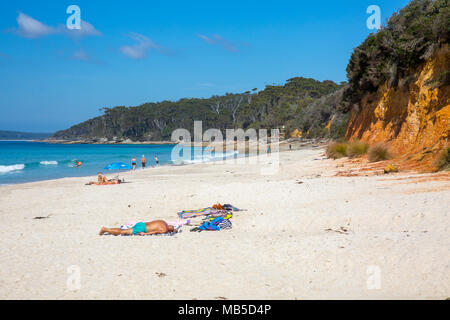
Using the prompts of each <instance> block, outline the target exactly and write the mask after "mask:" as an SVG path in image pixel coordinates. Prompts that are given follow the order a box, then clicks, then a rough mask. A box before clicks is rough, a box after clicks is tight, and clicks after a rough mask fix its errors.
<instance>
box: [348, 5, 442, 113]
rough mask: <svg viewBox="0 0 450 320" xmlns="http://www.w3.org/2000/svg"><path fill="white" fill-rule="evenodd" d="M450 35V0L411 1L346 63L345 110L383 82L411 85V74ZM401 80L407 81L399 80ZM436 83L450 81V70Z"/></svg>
mask: <svg viewBox="0 0 450 320" xmlns="http://www.w3.org/2000/svg"><path fill="white" fill-rule="evenodd" d="M449 38H450V8H449V0H413V1H411V2H410V3H409V4H408V5H407V6H406V7H404V8H403V9H401V10H400V11H399V12H398V13H395V14H393V15H392V17H391V18H390V19H389V20H388V21H387V24H386V26H385V27H383V28H382V29H381V30H379V31H378V32H377V33H375V34H371V35H370V36H369V37H367V39H366V40H365V41H364V42H363V43H362V44H361V45H360V46H359V47H357V48H356V49H355V50H354V52H353V54H352V56H351V59H350V62H349V64H348V66H347V77H348V81H349V89H348V90H346V92H345V94H344V101H343V103H342V107H343V110H345V111H348V110H350V109H351V107H352V106H353V107H355V109H356V110H358V108H359V102H360V101H361V98H362V97H363V96H364V95H365V94H366V93H370V92H373V91H376V90H377V88H378V87H379V86H380V85H381V84H383V83H386V82H388V84H389V86H390V87H396V86H398V85H399V84H400V85H406V86H408V85H409V83H407V82H408V80H412V77H411V76H410V73H413V72H414V69H415V68H416V67H417V66H418V65H420V63H422V62H424V61H425V60H426V59H428V58H429V57H430V56H431V55H432V54H433V52H434V51H435V49H436V48H438V47H439V46H441V45H442V44H444V43H448V42H449ZM400 79H403V81H404V83H399V80H400ZM405 81H406V83H405ZM436 82H437V83H438V84H441V85H443V84H448V83H449V71H448V70H442V73H441V74H440V75H438V76H437V79H436Z"/></svg>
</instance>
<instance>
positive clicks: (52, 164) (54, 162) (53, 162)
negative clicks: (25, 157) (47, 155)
mask: <svg viewBox="0 0 450 320" xmlns="http://www.w3.org/2000/svg"><path fill="white" fill-rule="evenodd" d="M39 163H40V164H42V165H43V166H57V165H58V161H41V162H39Z"/></svg>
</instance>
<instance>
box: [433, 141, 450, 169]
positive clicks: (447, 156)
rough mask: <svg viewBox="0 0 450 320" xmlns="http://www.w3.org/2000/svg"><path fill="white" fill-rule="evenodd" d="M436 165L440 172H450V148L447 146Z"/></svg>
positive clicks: (437, 159)
mask: <svg viewBox="0 0 450 320" xmlns="http://www.w3.org/2000/svg"><path fill="white" fill-rule="evenodd" d="M434 165H435V166H436V167H437V168H438V170H450V146H446V147H445V148H444V149H443V150H442V151H441V153H439V155H438V157H437V158H436V160H435V162H434Z"/></svg>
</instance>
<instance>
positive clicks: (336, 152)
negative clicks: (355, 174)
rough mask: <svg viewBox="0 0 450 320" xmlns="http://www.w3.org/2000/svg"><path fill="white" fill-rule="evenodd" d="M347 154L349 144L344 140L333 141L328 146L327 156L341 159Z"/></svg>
mask: <svg viewBox="0 0 450 320" xmlns="http://www.w3.org/2000/svg"><path fill="white" fill-rule="evenodd" d="M346 156H347V144H346V143H342V142H333V143H331V144H329V145H328V147H327V157H328V158H331V159H334V160H336V159H339V158H342V157H346Z"/></svg>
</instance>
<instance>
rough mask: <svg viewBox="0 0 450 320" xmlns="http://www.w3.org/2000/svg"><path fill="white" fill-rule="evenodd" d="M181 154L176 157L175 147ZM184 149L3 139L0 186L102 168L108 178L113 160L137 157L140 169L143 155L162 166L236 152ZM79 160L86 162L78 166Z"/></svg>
mask: <svg viewBox="0 0 450 320" xmlns="http://www.w3.org/2000/svg"><path fill="white" fill-rule="evenodd" d="M173 148H178V149H177V150H174V151H176V152H174V154H177V155H178V156H176V157H172V151H173V150H172V149H173ZM199 149H200V150H196V148H180V147H179V146H178V147H176V146H174V145H135V144H133V145H104V144H98V145H97V144H96V145H91V144H51V143H45V142H29V141H0V185H2V184H15V183H24V182H32V181H42V180H49V179H58V178H65V177H81V176H91V175H96V174H97V172H99V171H101V172H103V173H105V174H106V175H107V176H108V177H110V176H112V175H115V174H116V173H117V172H109V171H108V170H104V167H105V166H107V165H108V164H110V163H113V162H125V163H128V164H130V165H131V158H132V157H133V156H135V157H136V160H137V168H138V169H140V167H141V164H140V159H141V157H142V155H145V157H146V158H147V168H150V167H152V166H154V165H155V160H154V156H155V155H156V156H157V157H158V159H159V164H160V165H183V164H190V163H198V162H207V161H214V160H218V159H227V158H230V157H233V156H235V155H236V152H229V153H216V154H215V153H214V152H211V151H210V150H208V149H207V148H199ZM75 160H79V161H82V162H83V165H82V166H81V167H78V168H75Z"/></svg>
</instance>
